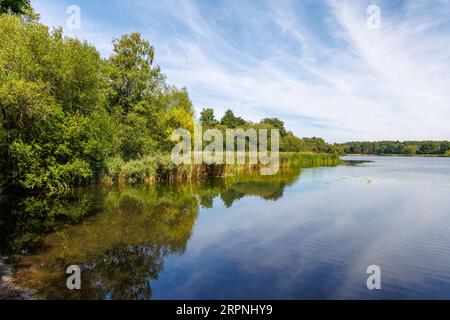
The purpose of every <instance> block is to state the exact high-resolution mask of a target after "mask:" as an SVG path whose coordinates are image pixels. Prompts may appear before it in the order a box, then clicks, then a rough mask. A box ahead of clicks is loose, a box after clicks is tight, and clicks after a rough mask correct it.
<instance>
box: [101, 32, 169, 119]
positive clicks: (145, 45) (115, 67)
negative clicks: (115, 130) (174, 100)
mask: <svg viewBox="0 0 450 320" xmlns="http://www.w3.org/2000/svg"><path fill="white" fill-rule="evenodd" d="M113 45H114V54H113V55H112V56H111V58H110V59H109V62H110V68H111V69H110V80H111V87H112V90H111V91H112V92H111V95H110V100H111V103H112V105H118V106H121V108H122V109H123V112H124V113H128V112H129V111H130V110H131V109H132V108H133V106H135V105H136V104H137V103H138V102H139V101H141V100H143V98H144V97H145V95H146V94H150V93H152V92H154V91H155V90H156V89H160V88H159V86H158V85H159V84H161V83H162V82H163V81H162V77H161V74H160V70H159V68H158V67H155V68H152V64H153V59H154V56H155V52H154V49H153V47H152V46H151V45H150V43H149V42H148V41H146V40H143V39H142V38H141V35H140V34H139V33H131V34H129V35H124V36H122V37H121V38H120V39H115V40H114V41H113Z"/></svg>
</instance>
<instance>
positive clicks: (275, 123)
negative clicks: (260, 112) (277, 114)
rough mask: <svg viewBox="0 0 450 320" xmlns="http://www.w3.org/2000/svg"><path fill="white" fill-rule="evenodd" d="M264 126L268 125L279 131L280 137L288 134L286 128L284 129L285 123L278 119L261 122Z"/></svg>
mask: <svg viewBox="0 0 450 320" xmlns="http://www.w3.org/2000/svg"><path fill="white" fill-rule="evenodd" d="M261 123H262V124H268V125H270V126H272V127H274V128H275V129H278V130H279V131H280V135H281V136H282V137H283V136H285V135H286V134H287V132H286V128H285V127H284V122H283V121H281V120H280V119H278V118H265V119H262V120H261Z"/></svg>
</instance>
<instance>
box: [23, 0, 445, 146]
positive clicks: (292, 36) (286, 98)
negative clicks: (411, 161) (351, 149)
mask: <svg viewBox="0 0 450 320" xmlns="http://www.w3.org/2000/svg"><path fill="white" fill-rule="evenodd" d="M31 3H32V5H33V7H34V8H35V10H36V11H37V12H38V13H40V15H41V21H42V22H43V23H44V24H46V25H48V26H61V27H63V29H64V31H65V34H66V35H67V36H71V37H77V38H79V39H83V40H87V41H89V42H90V43H92V44H94V45H95V46H96V47H97V49H98V50H99V51H100V53H101V54H102V56H103V57H105V58H107V57H108V56H109V55H110V54H111V53H112V45H111V40H112V39H113V38H117V37H120V36H121V35H123V34H126V33H130V32H140V33H141V34H142V35H143V37H144V38H145V39H147V40H149V41H150V43H151V44H152V46H153V47H154V48H155V50H156V63H157V64H158V65H160V66H161V68H162V70H163V72H164V73H165V74H166V76H167V81H168V83H170V84H173V85H176V86H177V87H186V88H187V89H188V91H189V93H190V97H191V99H192V101H193V103H194V106H195V109H196V110H197V113H198V112H200V111H201V110H202V109H203V108H205V107H212V108H214V109H215V111H216V116H217V117H218V118H220V117H221V116H222V115H223V113H224V111H225V110H226V109H229V108H230V109H232V110H233V111H234V112H235V114H237V115H239V116H242V117H243V118H245V119H248V120H252V121H258V120H259V119H261V118H265V117H278V118H280V119H282V120H283V121H284V122H285V123H286V126H287V128H288V129H289V130H291V131H293V132H294V133H295V134H297V135H299V136H301V137H312V136H317V137H323V138H325V139H326V140H327V141H329V142H344V141H355V140H371V141H375V140H429V139H430V140H431V139H434V140H450V0H420V1H418V0H405V1H403V0H386V1H382V0H379V1H377V0H371V1H365V0H362V1H355V0H348V1H339V0H323V1H322V0H228V1H225V0H224V1H219V0H32V1H31ZM71 5H75V6H78V7H79V9H80V17H81V18H80V25H79V27H80V28H79V29H78V28H75V29H74V28H73V27H71V25H70V24H68V23H67V22H68V21H69V22H70V21H73V19H72V17H73V15H72V13H73V11H70V9H71V8H70V6H71ZM68 9H69V10H68ZM72 26H73V25H72Z"/></svg>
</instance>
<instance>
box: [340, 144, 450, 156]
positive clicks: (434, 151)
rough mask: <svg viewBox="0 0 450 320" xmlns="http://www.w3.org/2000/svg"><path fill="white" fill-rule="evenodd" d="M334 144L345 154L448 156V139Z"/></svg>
mask: <svg viewBox="0 0 450 320" xmlns="http://www.w3.org/2000/svg"><path fill="white" fill-rule="evenodd" d="M336 146H337V147H338V148H339V149H340V150H341V151H342V152H343V153H347V154H376V155H402V154H403V155H441V156H450V142H449V141H403V142H401V141H379V142H347V143H344V144H338V145H336Z"/></svg>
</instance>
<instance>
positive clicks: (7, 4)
mask: <svg viewBox="0 0 450 320" xmlns="http://www.w3.org/2000/svg"><path fill="white" fill-rule="evenodd" d="M29 10H31V4H30V0H0V14H1V13H7V14H18V15H21V14H26V13H28V12H29Z"/></svg>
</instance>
